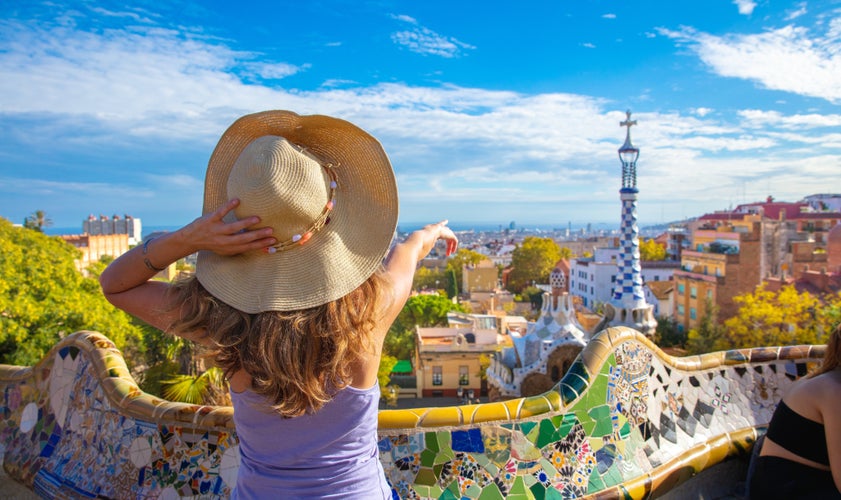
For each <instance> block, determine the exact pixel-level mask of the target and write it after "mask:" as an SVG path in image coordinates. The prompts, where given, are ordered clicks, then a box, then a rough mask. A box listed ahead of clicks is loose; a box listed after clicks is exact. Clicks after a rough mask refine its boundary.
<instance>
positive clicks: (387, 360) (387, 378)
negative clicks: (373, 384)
mask: <svg viewBox="0 0 841 500" xmlns="http://www.w3.org/2000/svg"><path fill="white" fill-rule="evenodd" d="M395 365H397V358H395V357H394V356H390V355H388V354H383V355H382V356H380V366H379V367H378V368H377V382H379V384H380V387H383V388H385V387H388V384H389V383H390V382H391V370H393V369H394V367H395Z"/></svg>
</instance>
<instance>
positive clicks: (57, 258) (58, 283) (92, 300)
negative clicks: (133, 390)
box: [0, 218, 142, 365]
mask: <svg viewBox="0 0 841 500" xmlns="http://www.w3.org/2000/svg"><path fill="white" fill-rule="evenodd" d="M79 258H80V253H79V250H77V249H76V248H74V247H73V246H72V245H70V244H68V243H66V242H65V241H63V240H62V239H61V238H58V237H51V236H46V235H45V234H43V233H40V232H38V231H30V230H27V229H25V228H20V227H14V226H13V225H12V224H11V222H9V221H8V220H6V219H2V218H0V363H9V364H17V365H32V364H35V363H36V362H37V361H39V360H41V359H42V358H43V357H44V356H45V355H46V353H47V351H48V350H49V349H50V348H51V347H53V346H54V345H55V344H56V343H57V342H58V341H59V340H61V338H63V337H65V336H66V335H69V334H71V333H73V332H75V331H78V330H96V331H99V332H101V333H103V334H104V335H106V336H108V338H110V339H111V340H112V341H113V342H114V343H115V344H116V345H117V347H118V348H119V349H121V350H123V351H126V354H127V355H126V360H127V362H131V361H132V360H133V359H137V358H138V357H139V353H140V352H142V346H141V336H140V330H139V329H138V328H137V326H135V325H134V324H133V323H132V321H131V318H130V316H129V315H127V314H126V313H124V312H122V311H120V310H118V309H116V308H115V307H114V306H112V305H111V304H109V303H108V301H107V300H105V297H104V296H103V295H102V293H101V291H100V288H99V283H98V282H97V281H96V280H95V279H94V278H91V277H85V276H83V275H82V273H80V272H79V271H78V269H77V268H76V263H75V261H76V260H77V259H79Z"/></svg>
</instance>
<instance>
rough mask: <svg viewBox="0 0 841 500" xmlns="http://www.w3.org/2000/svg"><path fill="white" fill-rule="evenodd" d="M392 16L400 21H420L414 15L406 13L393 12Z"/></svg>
mask: <svg viewBox="0 0 841 500" xmlns="http://www.w3.org/2000/svg"><path fill="white" fill-rule="evenodd" d="M391 18H392V19H396V20H398V21H403V22H405V23H409V24H418V21H417V20H416V19H415V18H414V17H412V16H407V15H405V14H392V15H391Z"/></svg>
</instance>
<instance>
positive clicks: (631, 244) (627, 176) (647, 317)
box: [605, 111, 657, 336]
mask: <svg viewBox="0 0 841 500" xmlns="http://www.w3.org/2000/svg"><path fill="white" fill-rule="evenodd" d="M626 116H627V118H626V119H625V121H623V122H620V123H619V125H620V126H622V127H626V128H627V132H626V135H625V144H623V145H622V147H621V148H619V159H620V160H621V162H622V189H620V190H619V194H620V199H621V200H622V225H621V228H620V231H621V233H622V234H621V241H620V243H619V244H620V245H621V252H620V255H619V263H618V264H619V270H618V274H617V275H616V284H615V286H614V289H613V297H612V299H611V301H610V304H608V306H609V307H607V311H606V312H607V314H606V318H605V319H608V324H609V325H610V326H619V325H622V326H629V327H631V328H635V329H637V330H639V331H640V332H642V333H644V334H646V335H648V336H653V335H654V330H655V328H656V327H657V321H656V320H655V319H654V312H653V306H651V305H649V304H647V303H646V301H645V294H644V292H643V289H642V267H641V265H640V242H639V228H638V227H637V195H638V194H639V190H638V189H637V158H639V154H640V150H639V148H637V147H636V146H634V145H633V143H631V127H632V126H633V125H636V124H637V121H636V120H631V112H630V111H628V112H627V113H626Z"/></svg>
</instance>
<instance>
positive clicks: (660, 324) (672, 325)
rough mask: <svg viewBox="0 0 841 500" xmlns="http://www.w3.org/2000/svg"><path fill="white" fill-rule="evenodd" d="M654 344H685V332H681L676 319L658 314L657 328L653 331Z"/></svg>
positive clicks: (671, 345)
mask: <svg viewBox="0 0 841 500" xmlns="http://www.w3.org/2000/svg"><path fill="white" fill-rule="evenodd" d="M655 339H656V344H657V345H658V346H660V347H681V348H682V347H684V346H685V345H686V332H681V331H680V329H679V328H678V324H677V321H675V320H674V319H673V318H669V317H666V316H660V317H659V318H657V330H656V332H655Z"/></svg>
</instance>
